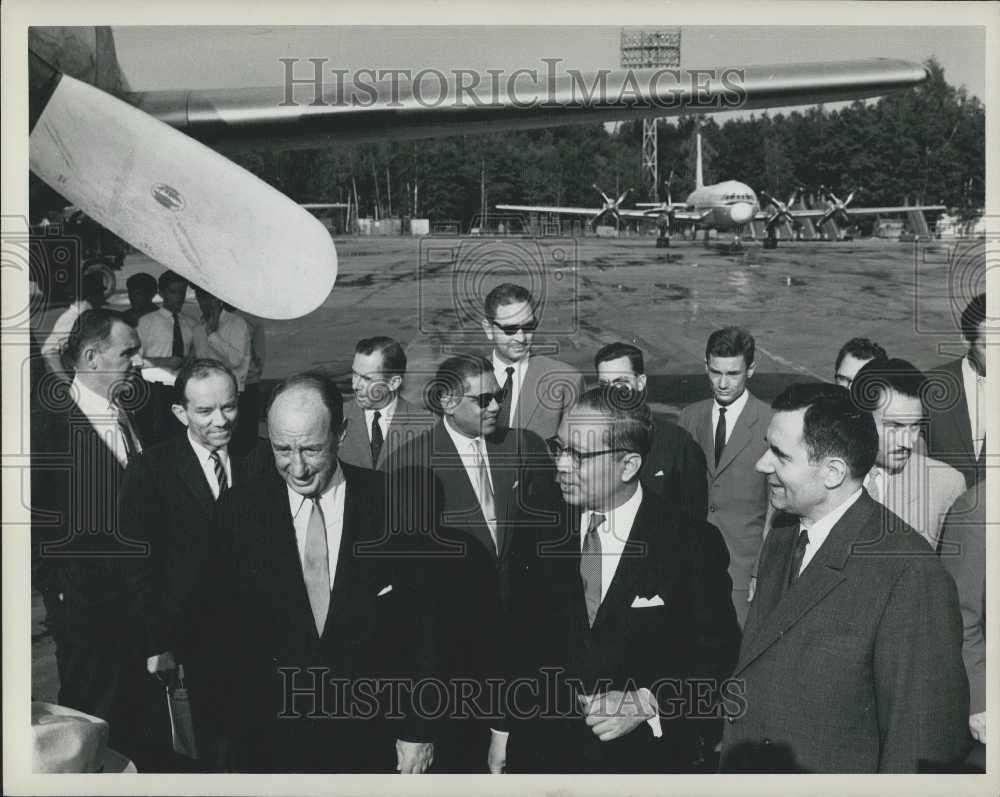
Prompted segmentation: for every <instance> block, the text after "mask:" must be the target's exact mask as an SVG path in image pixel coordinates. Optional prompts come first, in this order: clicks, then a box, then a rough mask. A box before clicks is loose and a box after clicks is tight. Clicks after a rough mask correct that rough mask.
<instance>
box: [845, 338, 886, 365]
mask: <svg viewBox="0 0 1000 797" xmlns="http://www.w3.org/2000/svg"><path fill="white" fill-rule="evenodd" d="M848 354H850V355H851V356H852V357H854V358H855V359H856V360H884V359H886V358H887V357H888V356H889V355H888V354H886V353H885V349H883V348H882V347H881V346H879V345H878V344H877V343H876V342H875V341H874V340H871V339H869V338H851V339H850V340H849V341H847V343H845V344H844V345H843V346H841V347H840V351H839V352H837V361H836V362H835V363H834V364H833V370H834V371H837V370H839V369H840V364H841V363H842V362H843V361H844V358H845V357H846V356H847V355H848Z"/></svg>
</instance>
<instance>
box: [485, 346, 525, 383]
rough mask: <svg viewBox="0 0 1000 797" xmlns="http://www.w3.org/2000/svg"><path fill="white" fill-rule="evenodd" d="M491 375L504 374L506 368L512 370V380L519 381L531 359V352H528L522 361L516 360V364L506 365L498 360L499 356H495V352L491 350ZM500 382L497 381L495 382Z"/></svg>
mask: <svg viewBox="0 0 1000 797" xmlns="http://www.w3.org/2000/svg"><path fill="white" fill-rule="evenodd" d="M492 358H493V373H494V374H506V373H507V369H508V368H513V369H514V378H515V379H520V378H521V377H522V376H523V375H524V372H525V371H526V370H527V368H528V360H530V359H531V352H528V354H526V355H525V356H524V357H523V358H522V359H520V360H518V361H517V362H516V363H507V362H504V361H503V360H501V359H500V355H498V354H497V350H496V349H494V350H493V354H492ZM499 381H500V380H499V379H497V382H499Z"/></svg>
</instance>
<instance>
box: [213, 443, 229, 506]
mask: <svg viewBox="0 0 1000 797" xmlns="http://www.w3.org/2000/svg"><path fill="white" fill-rule="evenodd" d="M209 459H211V460H212V466H213V467H214V468H215V483H216V484H218V485H219V494H218V495H217V496H216V498H217V499H218V498H222V494H223V493H224V492H226V490H228V489H229V478H228V477H227V476H226V466H225V465H223V464H222V457H220V456H219V452H218V451H213V452H212V455H211V456H210V457H209Z"/></svg>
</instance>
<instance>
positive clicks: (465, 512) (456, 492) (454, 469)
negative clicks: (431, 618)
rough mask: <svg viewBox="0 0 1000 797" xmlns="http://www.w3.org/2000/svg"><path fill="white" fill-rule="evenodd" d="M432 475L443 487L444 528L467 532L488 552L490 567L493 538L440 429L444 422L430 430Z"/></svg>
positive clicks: (456, 456) (462, 468)
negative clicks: (460, 529)
mask: <svg viewBox="0 0 1000 797" xmlns="http://www.w3.org/2000/svg"><path fill="white" fill-rule="evenodd" d="M433 444H434V472H435V475H436V477H437V478H438V479H440V480H441V483H442V485H443V486H444V494H445V498H444V502H445V506H444V515H445V516H444V518H443V523H444V525H446V526H458V527H461V528H463V529H465V530H467V531H468V532H469V533H470V534H471V535H472V536H473V537H475V538H476V539H477V540H478V541H479V542H480V544H481V545H482V546H483V547H484V548H486V550H487V551H489V552H490V555H491V556H492V557H493V561H494V563H496V560H497V550H496V546H495V545H494V544H493V536H492V535H491V534H490V528H489V526H487V525H486V518H485V517H484V516H483V510H482V508H481V507H480V505H479V498H478V496H477V495H476V491H475V490H474V489H473V487H472V482H470V481H469V475H468V473H467V472H466V470H465V463H464V462H463V461H462V458H461V457H460V456H459V453H458V450H457V449H456V448H455V444H454V443H453V442H452V439H451V435H449V434H448V430H447V429H445V428H444V420H441V421H439V422H438V424H437V426H435V427H434V433H433Z"/></svg>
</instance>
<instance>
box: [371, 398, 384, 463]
mask: <svg viewBox="0 0 1000 797" xmlns="http://www.w3.org/2000/svg"><path fill="white" fill-rule="evenodd" d="M381 417H382V413H381V412H379V411H378V410H375V414H374V415H372V443H371V450H372V467H373V468H377V467H378V455H379V453H381V451H382V443H383V442H384V440H383V438H382V426H381V425H380V424H379V418H381Z"/></svg>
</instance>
